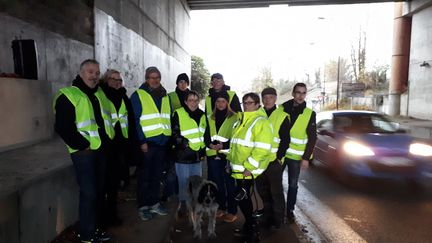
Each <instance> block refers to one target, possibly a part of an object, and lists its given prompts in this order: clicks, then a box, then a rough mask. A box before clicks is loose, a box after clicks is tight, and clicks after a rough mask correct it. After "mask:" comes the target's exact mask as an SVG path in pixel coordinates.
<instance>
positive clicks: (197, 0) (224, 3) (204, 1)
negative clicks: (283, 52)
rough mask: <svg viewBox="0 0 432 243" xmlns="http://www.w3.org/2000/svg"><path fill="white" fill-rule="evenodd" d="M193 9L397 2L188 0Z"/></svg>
mask: <svg viewBox="0 0 432 243" xmlns="http://www.w3.org/2000/svg"><path fill="white" fill-rule="evenodd" d="M187 2H188V4H189V7H190V9H191V10H198V9H224V8H225V9H226V8H256V7H268V6H269V5H274V4H288V5H290V6H307V5H328V4H354V3H376V2H395V1H394V0H393V1H391V0H376V1H374V0H273V1H271V0H267V1H265V0H187Z"/></svg>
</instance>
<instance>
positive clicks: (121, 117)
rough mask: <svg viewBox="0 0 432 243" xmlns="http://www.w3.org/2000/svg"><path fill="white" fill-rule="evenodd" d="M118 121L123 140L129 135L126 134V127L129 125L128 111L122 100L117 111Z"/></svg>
mask: <svg viewBox="0 0 432 243" xmlns="http://www.w3.org/2000/svg"><path fill="white" fill-rule="evenodd" d="M118 121H119V122H120V128H121V132H122V135H123V137H124V138H128V137H129V134H128V131H129V130H128V127H129V123H128V110H127V109H126V104H125V102H124V100H123V99H122V103H121V105H120V109H119V111H118Z"/></svg>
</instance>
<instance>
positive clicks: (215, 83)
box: [205, 73, 241, 116]
mask: <svg viewBox="0 0 432 243" xmlns="http://www.w3.org/2000/svg"><path fill="white" fill-rule="evenodd" d="M210 80H211V85H212V87H211V88H210V89H209V95H208V96H207V97H206V100H205V112H206V115H207V116H210V115H211V114H212V113H213V110H214V107H215V106H214V104H215V102H216V99H217V98H218V93H219V92H221V91H225V92H227V93H228V95H229V105H230V107H231V110H233V111H234V112H239V111H241V107H240V101H239V98H238V97H237V94H236V93H235V92H234V91H231V90H230V89H231V87H230V86H228V85H225V81H224V78H223V76H222V74H220V73H214V74H212V76H211V78H210Z"/></svg>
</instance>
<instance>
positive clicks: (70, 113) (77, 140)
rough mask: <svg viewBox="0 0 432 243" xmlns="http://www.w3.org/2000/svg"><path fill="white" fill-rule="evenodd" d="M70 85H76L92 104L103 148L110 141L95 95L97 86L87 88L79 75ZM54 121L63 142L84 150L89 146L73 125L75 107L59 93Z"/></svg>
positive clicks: (73, 147)
mask: <svg viewBox="0 0 432 243" xmlns="http://www.w3.org/2000/svg"><path fill="white" fill-rule="evenodd" d="M72 85H73V86H76V87H78V88H79V89H80V90H81V91H82V92H83V93H85V94H86V95H87V96H88V97H89V99H90V102H91V104H92V107H93V111H94V116H95V119H96V123H97V125H98V126H99V129H98V132H99V136H100V138H101V140H102V145H101V147H100V148H102V149H103V148H105V147H106V146H107V145H109V143H110V142H111V141H110V139H109V138H108V136H107V134H106V133H105V125H104V121H103V119H102V114H101V109H100V105H99V101H98V99H97V98H96V96H95V93H96V91H97V89H98V86H96V87H95V88H93V89H91V88H89V87H88V86H87V85H86V84H85V83H84V81H83V80H82V79H81V77H80V76H79V75H77V76H76V78H75V79H74V80H73V81H72ZM54 109H55V123H54V129H55V131H56V132H57V133H58V134H59V135H60V137H61V138H62V139H63V140H64V142H65V143H66V144H67V145H68V146H69V147H71V148H72V149H77V150H84V149H86V148H88V147H89V146H90V142H89V141H88V140H87V139H85V138H84V137H83V136H82V135H81V134H80V133H79V132H78V129H77V127H76V125H75V107H74V106H73V104H72V103H71V102H70V101H69V99H68V98H67V97H66V96H65V95H64V94H61V95H60V96H59V97H58V98H57V101H56V104H55V107H54Z"/></svg>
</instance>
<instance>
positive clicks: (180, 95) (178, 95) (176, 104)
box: [168, 73, 190, 112]
mask: <svg viewBox="0 0 432 243" xmlns="http://www.w3.org/2000/svg"><path fill="white" fill-rule="evenodd" d="M176 85H177V87H176V89H175V90H174V91H173V92H170V93H168V97H169V99H170V104H171V111H172V112H174V111H175V110H177V109H178V108H180V107H185V106H186V104H185V97H186V95H187V94H188V93H189V91H190V89H189V76H188V75H187V74H186V73H181V74H179V75H178V76H177V79H176Z"/></svg>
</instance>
